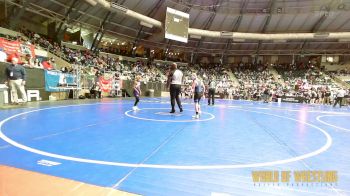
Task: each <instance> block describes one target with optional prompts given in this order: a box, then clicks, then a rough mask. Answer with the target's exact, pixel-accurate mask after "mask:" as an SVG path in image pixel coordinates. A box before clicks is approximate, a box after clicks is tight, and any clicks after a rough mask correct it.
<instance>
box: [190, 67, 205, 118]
mask: <svg viewBox="0 0 350 196" xmlns="http://www.w3.org/2000/svg"><path fill="white" fill-rule="evenodd" d="M192 80H193V83H192V89H193V92H194V108H195V110H196V115H195V116H192V118H195V119H199V117H200V115H201V113H202V111H201V106H200V104H199V102H200V100H201V98H202V96H203V94H204V91H205V87H204V83H203V81H202V80H200V79H199V78H198V77H197V75H196V74H195V73H194V74H193V75H192Z"/></svg>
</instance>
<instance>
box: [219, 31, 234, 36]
mask: <svg viewBox="0 0 350 196" xmlns="http://www.w3.org/2000/svg"><path fill="white" fill-rule="evenodd" d="M220 35H221V37H232V36H233V32H229V31H221V32H220Z"/></svg>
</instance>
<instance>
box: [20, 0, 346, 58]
mask: <svg viewBox="0 0 350 196" xmlns="http://www.w3.org/2000/svg"><path fill="white" fill-rule="evenodd" d="M30 2H31V3H30V5H29V9H28V10H34V11H35V12H36V13H34V12H33V11H31V12H27V15H26V17H25V18H31V19H32V20H33V21H40V22H41V23H43V22H45V21H47V20H56V19H62V18H64V16H65V13H66V12H67V10H68V8H69V6H70V5H71V4H72V2H73V0H31V1H30ZM115 2H117V3H119V4H121V5H123V6H125V7H127V8H128V9H130V10H133V11H136V12H139V13H141V14H143V15H147V16H149V17H151V18H154V19H156V20H159V21H162V22H164V20H165V10H166V7H172V8H174V9H178V10H181V11H183V12H187V13H189V14H190V27H191V28H200V29H206V30H216V31H237V32H250V33H286V32H288V33H301V32H350V0H118V1H115ZM107 12H108V10H106V9H104V8H102V7H101V6H91V5H90V4H88V3H87V2H86V1H84V0H78V2H77V4H76V5H75V9H73V12H72V13H71V14H70V15H69V19H70V20H69V21H68V24H69V25H73V26H78V25H79V23H81V24H82V26H83V27H84V28H88V29H91V30H94V31H96V29H97V28H98V26H99V25H100V24H101V22H102V21H103V18H104V17H105V16H106V14H107ZM47 16H49V17H50V18H49V19H48V18H47ZM141 27H142V26H141V25H140V23H139V21H137V20H136V19H133V18H129V17H127V16H125V15H123V14H121V13H112V14H111V16H110V17H109V19H108V22H107V24H106V25H105V27H104V28H105V30H106V34H109V35H115V36H117V37H122V38H124V39H128V40H130V41H131V42H133V41H134V40H135V37H137V35H138V34H139V33H138V32H139V31H140V28H141ZM138 43H140V44H145V45H148V46H157V47H163V48H166V47H169V48H170V49H173V50H181V51H189V52H198V53H208V54H221V53H222V52H225V54H256V53H259V54H296V53H298V54H299V53H305V54H307V53H315V54H316V53H317V54H323V53H328V54H329V53H337V54H344V53H347V54H348V53H349V52H350V40H345V41H344V40H343V41H341V42H340V41H339V40H312V41H311V40H308V41H305V40H294V41H287V42H282V43H276V42H271V41H263V42H260V43H259V41H257V40H245V41H244V42H239V40H238V41H237V40H232V39H222V38H220V39H219V38H208V37H202V38H201V39H196V38H189V42H188V43H187V44H185V43H181V42H176V41H168V40H166V39H164V32H163V30H161V29H159V28H156V27H153V28H147V27H143V28H142V29H141V33H140V34H139V41H138Z"/></svg>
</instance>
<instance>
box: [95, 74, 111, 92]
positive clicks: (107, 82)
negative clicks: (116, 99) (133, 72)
mask: <svg viewBox="0 0 350 196" xmlns="http://www.w3.org/2000/svg"><path fill="white" fill-rule="evenodd" d="M98 81H99V84H100V88H101V90H102V92H106V93H109V92H111V90H112V88H113V74H110V73H105V74H103V75H102V76H100V78H99V80H98Z"/></svg>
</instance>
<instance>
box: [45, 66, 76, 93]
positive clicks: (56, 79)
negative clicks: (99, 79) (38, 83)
mask: <svg viewBox="0 0 350 196" xmlns="http://www.w3.org/2000/svg"><path fill="white" fill-rule="evenodd" d="M74 82H75V76H74V75H72V74H67V73H62V72H59V71H48V70H45V90H46V91H48V92H59V91H67V89H62V88H60V86H61V85H67V84H74Z"/></svg>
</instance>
